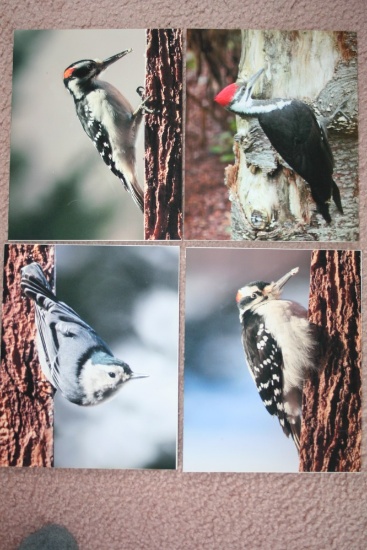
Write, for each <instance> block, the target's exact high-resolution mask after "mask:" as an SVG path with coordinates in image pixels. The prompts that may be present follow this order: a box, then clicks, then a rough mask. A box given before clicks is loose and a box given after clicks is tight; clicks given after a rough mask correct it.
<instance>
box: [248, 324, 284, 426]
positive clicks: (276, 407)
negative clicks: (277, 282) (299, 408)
mask: <svg viewBox="0 0 367 550" xmlns="http://www.w3.org/2000/svg"><path fill="white" fill-rule="evenodd" d="M252 317H253V319H252V322H248V323H247V324H246V326H245V328H244V329H243V332H242V341H243V347H244V349H245V354H246V359H247V364H248V367H249V370H250V373H251V375H252V377H253V379H254V382H255V384H256V387H257V390H258V392H259V394H260V397H261V399H262V401H263V403H264V405H265V407H266V409H267V411H268V412H269V413H270V414H271V415H273V416H277V417H278V419H279V422H280V425H281V426H282V428H283V431H284V433H285V434H286V435H287V436H288V435H289V434H290V433H291V432H292V429H291V426H290V424H289V422H288V419H287V415H286V412H285V410H284V395H283V356H282V352H281V350H280V348H279V346H278V344H277V342H276V340H275V339H274V337H273V336H272V335H271V333H270V332H269V331H268V330H267V329H266V327H265V325H264V323H262V322H261V321H260V322H258V316H257V315H253V316H252Z"/></svg>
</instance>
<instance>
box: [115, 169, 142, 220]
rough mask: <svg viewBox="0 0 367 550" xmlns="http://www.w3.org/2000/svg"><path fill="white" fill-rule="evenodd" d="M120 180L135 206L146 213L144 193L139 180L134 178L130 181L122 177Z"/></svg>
mask: <svg viewBox="0 0 367 550" xmlns="http://www.w3.org/2000/svg"><path fill="white" fill-rule="evenodd" d="M120 179H121V181H122V183H123V185H124V187H125V189H126V191H129V193H130V195H131V196H132V198H133V200H134V202H135V204H136V205H137V206H138V207H139V208H140V210H141V211H142V212H144V191H143V190H142V188H141V187H140V185H139V183H138V180H137V178H136V177H135V176H133V177H132V178H131V181H130V179H128V178H126V177H125V176H122V175H120Z"/></svg>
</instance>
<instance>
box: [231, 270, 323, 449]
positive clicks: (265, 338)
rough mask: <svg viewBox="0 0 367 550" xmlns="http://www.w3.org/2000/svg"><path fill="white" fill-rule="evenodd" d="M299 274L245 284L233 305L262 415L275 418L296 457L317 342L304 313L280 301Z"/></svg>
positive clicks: (304, 310) (314, 330)
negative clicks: (264, 411) (304, 393)
mask: <svg viewBox="0 0 367 550" xmlns="http://www.w3.org/2000/svg"><path fill="white" fill-rule="evenodd" d="M298 270H299V268H298V267H296V268H294V269H292V270H291V271H289V272H288V273H286V274H285V275H284V276H283V277H281V278H280V279H279V280H277V281H276V282H272V283H267V282H264V281H256V282H251V283H248V284H247V285H246V286H244V287H242V288H240V289H239V290H238V292H237V295H236V301H237V306H238V309H239V317H240V323H241V326H242V345H243V348H244V351H245V356H246V359H247V365H248V368H249V371H250V374H251V376H252V378H253V380H254V382H255V384H256V387H257V390H258V392H259V394H260V397H261V399H262V400H263V403H264V405H265V407H266V409H267V411H268V412H269V413H270V414H271V415H272V416H276V417H277V418H278V420H279V423H280V425H281V427H282V429H283V432H284V433H285V435H286V436H287V437H289V436H291V437H292V439H293V441H294V443H295V446H296V448H297V450H298V451H299V446H300V433H301V414H302V389H303V384H304V382H305V380H306V378H307V377H308V375H309V373H310V372H311V371H314V370H315V369H316V368H317V363H318V356H319V342H318V331H317V327H316V326H315V325H313V324H312V323H310V322H309V321H308V319H307V311H306V309H305V308H304V307H302V306H301V305H300V304H298V303H297V302H294V301H290V300H283V299H281V293H282V289H283V287H284V285H285V284H286V283H287V282H288V281H289V279H290V278H291V277H293V276H294V275H295V274H296V273H297V272H298Z"/></svg>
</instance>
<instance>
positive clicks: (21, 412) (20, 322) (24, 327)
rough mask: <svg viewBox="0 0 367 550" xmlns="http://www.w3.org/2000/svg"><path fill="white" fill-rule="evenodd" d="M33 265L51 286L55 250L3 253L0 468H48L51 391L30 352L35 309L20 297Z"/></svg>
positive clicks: (33, 247)
mask: <svg viewBox="0 0 367 550" xmlns="http://www.w3.org/2000/svg"><path fill="white" fill-rule="evenodd" d="M33 261H36V262H38V263H39V264H40V265H41V267H42V269H43V270H44V272H45V274H46V277H48V279H49V280H51V284H52V278H51V274H52V272H53V266H54V247H53V246H48V245H20V244H14V245H8V246H6V247H5V260H4V286H3V307H2V341H1V379H0V433H1V443H0V465H1V466H52V463H53V391H52V388H51V385H50V384H49V383H48V382H47V381H46V379H45V377H44V376H43V374H42V371H41V367H40V365H39V362H38V357H37V351H36V349H35V330H36V329H35V322H34V307H33V303H32V304H31V303H30V300H27V299H26V298H25V297H24V296H23V295H22V293H21V288H20V278H21V277H20V270H21V268H22V267H23V266H24V265H26V264H28V263H31V262H33Z"/></svg>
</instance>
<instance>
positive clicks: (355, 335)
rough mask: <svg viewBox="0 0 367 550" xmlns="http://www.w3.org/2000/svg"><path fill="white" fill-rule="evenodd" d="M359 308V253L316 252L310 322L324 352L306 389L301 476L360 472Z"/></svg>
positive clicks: (313, 266)
mask: <svg viewBox="0 0 367 550" xmlns="http://www.w3.org/2000/svg"><path fill="white" fill-rule="evenodd" d="M360 306H361V297H360V253H359V252H355V251H331V250H330V251H325V250H321V251H315V252H314V253H313V255H312V261H311V289H310V304H309V318H310V321H311V322H312V323H314V324H316V325H318V326H319V327H323V330H324V337H323V340H324V341H325V347H324V350H323V355H322V358H321V361H320V365H319V367H320V370H319V372H315V373H314V375H313V376H312V377H311V378H310V379H309V380H308V381H307V382H306V384H305V387H304V402H303V412H302V415H303V424H302V434H301V449H300V470H301V471H312V472H319V471H329V472H330V471H332V472H358V471H360V469H361V437H362V434H361V414H362V411H361V319H360V314H361V311H360Z"/></svg>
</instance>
